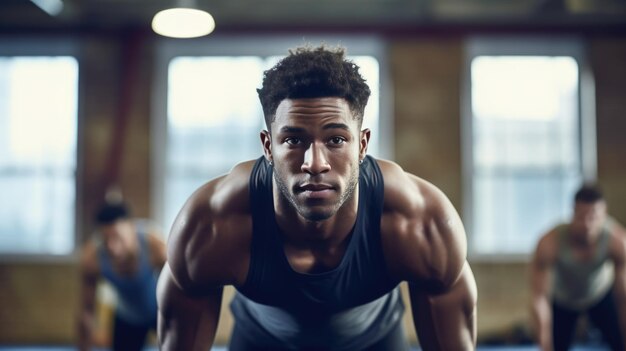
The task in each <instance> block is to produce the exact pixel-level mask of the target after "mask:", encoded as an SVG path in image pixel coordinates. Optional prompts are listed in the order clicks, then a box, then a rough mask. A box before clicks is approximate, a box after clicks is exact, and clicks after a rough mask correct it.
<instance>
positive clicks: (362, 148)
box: [359, 128, 371, 160]
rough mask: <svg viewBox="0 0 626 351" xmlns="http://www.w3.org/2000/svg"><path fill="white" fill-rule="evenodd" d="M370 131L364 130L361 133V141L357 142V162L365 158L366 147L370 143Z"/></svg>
mask: <svg viewBox="0 0 626 351" xmlns="http://www.w3.org/2000/svg"><path fill="white" fill-rule="evenodd" d="M370 136H371V131H370V130H369V128H365V129H363V130H362V131H361V139H360V140H359V160H362V159H364V158H365V155H366V154H367V145H369V142H370Z"/></svg>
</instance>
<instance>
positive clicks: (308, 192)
mask: <svg viewBox="0 0 626 351" xmlns="http://www.w3.org/2000/svg"><path fill="white" fill-rule="evenodd" d="M334 191H335V188H334V187H333V186H331V185H329V184H312V183H307V184H303V185H301V186H298V187H297V193H299V194H302V195H304V196H305V197H307V198H310V199H323V198H328V197H330V196H331V195H332V194H333V193H334Z"/></svg>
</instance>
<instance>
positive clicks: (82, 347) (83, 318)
mask: <svg viewBox="0 0 626 351" xmlns="http://www.w3.org/2000/svg"><path fill="white" fill-rule="evenodd" d="M93 319H94V318H93V313H89V312H83V313H80V314H79V316H78V323H77V327H76V328H77V332H78V335H77V336H78V340H77V341H78V343H77V345H76V346H77V349H78V351H88V350H90V349H91V345H92V335H93Z"/></svg>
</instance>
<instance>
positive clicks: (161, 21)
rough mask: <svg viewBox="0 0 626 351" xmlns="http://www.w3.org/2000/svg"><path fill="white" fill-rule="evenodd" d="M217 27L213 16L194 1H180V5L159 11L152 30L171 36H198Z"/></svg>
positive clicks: (153, 19)
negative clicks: (199, 7)
mask: <svg viewBox="0 0 626 351" xmlns="http://www.w3.org/2000/svg"><path fill="white" fill-rule="evenodd" d="M213 29H215V20H213V16H211V14H210V13H208V12H206V11H202V10H200V9H198V8H197V7H196V6H195V3H194V1H191V0H187V1H178V6H177V7H173V8H169V9H166V10H163V11H159V12H157V14H156V15H154V17H153V18H152V30H153V31H154V32H155V33H157V34H160V35H163V36H166V37H171V38H196V37H201V36H203V35H207V34H209V33H211V32H212V31H213Z"/></svg>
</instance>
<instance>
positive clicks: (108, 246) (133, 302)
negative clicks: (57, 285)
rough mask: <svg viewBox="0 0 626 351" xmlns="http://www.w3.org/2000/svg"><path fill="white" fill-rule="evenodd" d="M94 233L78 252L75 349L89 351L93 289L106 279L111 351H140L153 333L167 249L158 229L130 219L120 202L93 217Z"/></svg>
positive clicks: (107, 205)
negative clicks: (112, 295) (112, 299)
mask: <svg viewBox="0 0 626 351" xmlns="http://www.w3.org/2000/svg"><path fill="white" fill-rule="evenodd" d="M95 221H96V224H97V230H96V234H95V235H94V237H93V238H92V239H91V240H89V241H88V242H87V243H86V244H85V245H84V246H83V248H82V251H81V260H80V265H81V287H82V292H81V295H80V296H81V304H80V310H79V318H78V349H79V350H89V349H90V347H91V344H92V337H93V332H94V324H95V318H94V317H95V306H96V288H97V285H98V282H100V281H101V279H105V280H106V281H107V282H108V283H109V284H110V285H111V286H112V288H113V290H114V291H115V292H116V295H117V299H116V300H117V302H116V306H115V316H114V321H113V326H112V334H113V335H112V349H113V350H114V351H118V350H125V351H126V350H128V351H131V350H141V349H142V348H143V346H144V344H145V343H146V337H147V335H148V332H149V331H150V330H155V329H156V320H157V302H156V282H157V278H158V275H159V273H160V271H161V268H162V267H163V265H164V263H165V260H166V254H165V244H164V242H163V240H162V239H161V237H162V236H161V234H160V233H159V232H158V230H157V229H156V227H155V226H154V225H152V224H151V223H150V222H149V221H147V220H140V219H134V218H131V216H130V211H129V208H128V206H127V204H126V203H124V202H123V201H122V200H121V198H118V199H114V200H109V201H106V202H105V203H104V204H103V205H102V206H101V207H100V208H99V210H98V211H97V213H96V218H95Z"/></svg>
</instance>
